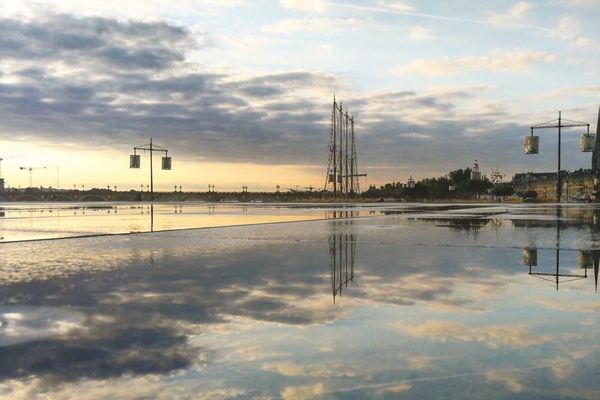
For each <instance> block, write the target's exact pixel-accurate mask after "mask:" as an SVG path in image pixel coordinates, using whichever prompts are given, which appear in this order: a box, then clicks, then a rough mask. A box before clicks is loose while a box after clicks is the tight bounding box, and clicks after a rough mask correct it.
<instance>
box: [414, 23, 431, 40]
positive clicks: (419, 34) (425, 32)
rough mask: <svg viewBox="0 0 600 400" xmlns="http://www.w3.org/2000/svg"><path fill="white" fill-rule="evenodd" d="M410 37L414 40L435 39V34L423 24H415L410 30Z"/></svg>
mask: <svg viewBox="0 0 600 400" xmlns="http://www.w3.org/2000/svg"><path fill="white" fill-rule="evenodd" d="M408 38H409V39H412V40H431V39H433V34H432V33H431V30H429V29H427V28H424V27H422V26H413V27H412V28H410V29H409V31H408Z"/></svg>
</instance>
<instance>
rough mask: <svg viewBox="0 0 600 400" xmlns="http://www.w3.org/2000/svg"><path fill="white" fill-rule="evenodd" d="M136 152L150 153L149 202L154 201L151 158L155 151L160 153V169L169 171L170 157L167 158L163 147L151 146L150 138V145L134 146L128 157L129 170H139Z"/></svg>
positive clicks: (138, 158)
mask: <svg viewBox="0 0 600 400" xmlns="http://www.w3.org/2000/svg"><path fill="white" fill-rule="evenodd" d="M138 150H142V151H149V152H150V201H153V200H154V169H153V167H152V158H153V157H152V156H153V154H154V152H155V151H157V152H162V153H164V154H165V155H164V156H163V157H162V169H163V170H170V169H171V157H169V156H168V154H169V153H168V152H169V150H167V149H165V148H164V147H161V146H157V145H153V144H152V138H150V144H145V145H142V146H136V147H134V148H133V154H131V155H130V156H129V168H140V155H139V154H137V151H138Z"/></svg>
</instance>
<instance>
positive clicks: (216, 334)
mask: <svg viewBox="0 0 600 400" xmlns="http://www.w3.org/2000/svg"><path fill="white" fill-rule="evenodd" d="M137 206H139V207H141V208H125V207H130V205H120V204H114V205H110V207H116V208H104V209H102V211H99V212H97V210H94V211H92V210H91V209H86V208H83V209H72V208H71V209H69V208H66V207H68V206H66V205H65V206H64V207H65V208H63V209H61V210H60V213H61V214H60V215H58V213H57V210H56V208H52V213H50V209H51V207H56V206H47V205H39V207H38V208H37V209H36V210H31V208H30V209H28V210H27V211H26V208H21V206H18V207H16V206H12V205H10V204H9V205H2V207H4V211H3V212H4V216H3V217H0V232H1V236H3V237H4V238H5V239H4V240H3V241H4V243H0V398H6V399H36V398H39V399H48V398H49V399H54V398H56V399H88V398H89V399H92V398H93V399H96V398H98V399H107V398H115V399H142V398H143V399H147V398H165V399H166V398H168V399H172V398H181V399H271V398H273V399H278V398H283V399H315V398H316V399H368V398H369V399H370V398H373V399H403V398H407V399H428V398H429V399H439V398H460V399H481V398H485V399H514V398H519V399H580V398H582V399H597V398H600V379H598V376H597V373H598V371H599V370H600V345H597V344H596V343H600V314H599V312H600V298H599V297H598V292H597V278H598V273H599V271H598V264H599V261H600V208H597V207H594V206H588V205H563V206H556V205H535V204H533V205H531V204H527V205H504V204H500V205H472V204H469V205H459V204H451V205H443V204H436V205H423V204H397V205H389V204H386V205H385V206H373V205H359V206H356V207H334V206H327V207H322V206H318V205H294V206H293V207H288V206H286V205H276V206H273V205H268V206H267V205H256V204H254V205H252V204H250V205H242V204H239V205H214V206H213V205H207V204H191V205H190V204H185V205H174V204H159V205H155V206H154V207H153V210H150V211H151V213H147V212H146V213H144V212H145V211H147V210H148V207H149V205H146V204H140V205H136V207H137ZM28 207H29V206H28ZM81 207H83V206H81ZM178 207H179V208H178ZM208 207H213V208H212V209H210V210H209V208H208ZM84 210H85V211H86V214H85V216H84V215H82V214H81V213H82V212H83V211H84ZM107 210H110V211H111V212H110V213H108V212H106V211H107ZM115 210H116V211H115ZM179 210H181V212H180V211H179ZM42 211H43V212H42ZM138 211H141V212H140V213H139V214H138V213H137V212H138ZM175 211H176V212H175ZM19 212H21V216H20V217H19V214H18V213H19ZM73 212H77V213H78V214H77V215H76V216H74V217H73V216H72V214H73ZM42 214H44V215H42ZM50 214H51V215H50ZM115 214H116V215H118V217H116V216H115ZM212 217H215V218H212ZM70 218H74V219H70ZM224 221H225V222H224ZM286 221H287V222H286ZM272 222H277V223H275V224H273V223H272ZM244 224H254V225H247V226H220V225H244ZM134 225H135V226H137V228H135V229H132V226H134ZM189 228H203V229H189ZM144 231H150V232H148V233H138V234H128V233H129V232H144ZM81 235H86V236H87V235H102V236H90V237H73V236H81ZM39 239H51V240H39Z"/></svg>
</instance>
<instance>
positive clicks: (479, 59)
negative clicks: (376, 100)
mask: <svg viewBox="0 0 600 400" xmlns="http://www.w3.org/2000/svg"><path fill="white" fill-rule="evenodd" d="M555 60H556V56H554V55H553V54H550V53H547V52H540V51H516V52H514V51H513V52H507V51H504V50H494V51H492V52H490V53H489V54H487V55H483V56H468V57H457V58H450V57H443V58H433V59H420V60H415V61H411V62H410V63H408V64H407V65H403V66H400V67H398V68H396V69H394V70H393V72H394V73H396V74H399V75H406V74H409V73H418V74H423V75H429V76H444V75H456V74H464V73H468V72H477V71H484V72H505V73H506V72H518V73H523V72H530V71H532V69H533V67H534V66H535V65H537V64H540V63H551V62H554V61H555Z"/></svg>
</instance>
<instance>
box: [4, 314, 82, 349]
mask: <svg viewBox="0 0 600 400" xmlns="http://www.w3.org/2000/svg"><path fill="white" fill-rule="evenodd" d="M84 321H85V316H84V315H83V314H82V313H79V312H75V311H69V310H65V309H60V308H52V307H28V306H0V347H2V346H9V345H15V344H19V343H25V342H29V341H32V340H40V339H43V338H47V337H52V336H58V335H64V334H67V333H69V332H70V331H72V330H74V329H78V328H82V326H83V322H84Z"/></svg>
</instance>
